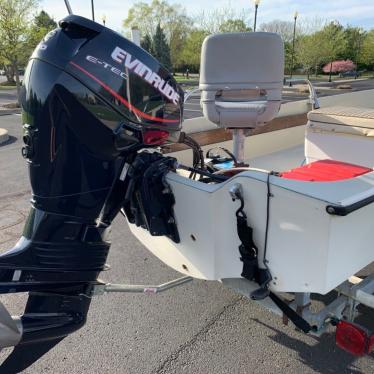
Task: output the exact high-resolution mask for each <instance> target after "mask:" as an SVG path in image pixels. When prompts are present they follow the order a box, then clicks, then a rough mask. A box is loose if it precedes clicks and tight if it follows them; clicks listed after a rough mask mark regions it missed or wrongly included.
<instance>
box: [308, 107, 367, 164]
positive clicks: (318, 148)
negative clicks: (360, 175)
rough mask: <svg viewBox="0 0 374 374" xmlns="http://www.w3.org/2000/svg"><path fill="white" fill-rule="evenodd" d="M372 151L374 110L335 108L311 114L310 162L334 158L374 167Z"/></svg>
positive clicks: (309, 126)
mask: <svg viewBox="0 0 374 374" xmlns="http://www.w3.org/2000/svg"><path fill="white" fill-rule="evenodd" d="M373 151H374V110H373V109H367V108H354V107H340V106H336V107H330V108H323V109H317V110H314V111H312V112H310V113H309V114H308V124H307V128H306V136H305V157H306V161H307V163H311V162H313V161H317V160H324V159H331V160H338V161H343V162H349V163H353V164H357V165H363V166H366V167H373V166H374V152H373Z"/></svg>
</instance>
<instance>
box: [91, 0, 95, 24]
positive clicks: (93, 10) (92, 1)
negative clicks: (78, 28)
mask: <svg viewBox="0 0 374 374" xmlns="http://www.w3.org/2000/svg"><path fill="white" fill-rule="evenodd" d="M91 11H92V21H95V6H94V0H91Z"/></svg>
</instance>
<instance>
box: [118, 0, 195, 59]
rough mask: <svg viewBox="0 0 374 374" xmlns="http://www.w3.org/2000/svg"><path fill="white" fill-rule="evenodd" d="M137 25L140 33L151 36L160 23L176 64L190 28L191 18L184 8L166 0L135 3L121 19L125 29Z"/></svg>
mask: <svg viewBox="0 0 374 374" xmlns="http://www.w3.org/2000/svg"><path fill="white" fill-rule="evenodd" d="M135 25H136V26H137V27H138V28H139V30H140V32H141V34H142V35H149V36H151V37H153V36H154V35H155V33H156V30H157V26H158V25H161V27H162V30H163V32H164V35H165V37H166V41H167V42H168V44H169V49H170V56H171V61H172V63H173V65H178V63H179V61H178V59H179V53H180V50H181V48H182V46H183V43H184V42H185V40H186V37H187V35H188V32H189V30H190V29H191V28H192V20H191V19H190V18H189V17H188V16H187V15H186V10H185V9H184V8H183V7H182V6H181V5H179V4H172V5H171V4H169V3H168V1H166V0H152V2H151V3H150V4H147V3H144V2H137V3H135V4H134V5H133V6H132V7H131V8H130V10H129V12H128V16H127V18H126V19H125V20H124V21H123V26H124V27H125V28H126V29H131V27H133V26H135Z"/></svg>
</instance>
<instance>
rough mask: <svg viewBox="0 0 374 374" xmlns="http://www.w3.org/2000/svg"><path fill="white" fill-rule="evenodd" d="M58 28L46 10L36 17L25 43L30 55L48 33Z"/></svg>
mask: <svg viewBox="0 0 374 374" xmlns="http://www.w3.org/2000/svg"><path fill="white" fill-rule="evenodd" d="M56 27H57V23H56V22H55V20H54V19H53V18H51V17H50V16H49V14H48V13H47V12H45V11H44V10H42V11H41V12H40V13H39V14H38V15H36V17H35V18H34V19H33V22H32V24H31V25H30V28H29V31H28V36H27V40H26V43H25V49H26V50H27V51H28V54H30V53H31V52H32V51H33V50H34V49H35V47H36V46H37V45H38V44H39V43H40V41H41V40H42V39H43V38H44V36H45V35H46V34H48V32H50V31H52V30H54V29H55V28H56Z"/></svg>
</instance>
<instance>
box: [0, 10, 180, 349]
mask: <svg viewBox="0 0 374 374" xmlns="http://www.w3.org/2000/svg"><path fill="white" fill-rule="evenodd" d="M21 102H22V109H23V123H24V125H23V127H24V143H25V146H24V148H23V150H22V154H23V157H24V158H25V159H26V160H27V162H28V165H29V173H30V180H31V186H32V192H33V195H32V200H31V204H32V207H31V211H30V214H29V217H28V219H27V222H26V225H25V229H24V232H23V236H22V238H21V239H20V240H19V242H18V243H17V244H16V246H15V247H14V248H13V249H11V250H9V251H8V252H6V253H4V254H2V255H1V256H0V292H1V293H3V294H4V293H10V292H29V299H28V302H27V305H26V309H25V312H24V315H23V316H21V317H20V318H19V319H11V318H10V316H9V315H7V311H6V310H5V309H4V310H3V309H1V310H0V319H1V321H2V322H3V321H5V322H4V325H5V326H7V327H8V329H7V331H5V329H4V331H0V335H1V339H0V345H1V347H5V346H13V345H17V344H18V345H23V344H26V343H34V342H41V341H45V340H52V341H54V342H58V341H59V340H60V339H61V338H63V337H64V336H66V335H68V334H70V333H71V332H73V331H75V330H77V329H79V328H80V327H82V326H83V324H84V323H85V320H86V315H87V312H88V309H89V305H90V301H91V295H92V289H93V287H95V286H96V285H97V284H98V283H99V282H98V280H97V279H98V275H99V273H100V272H101V271H102V270H104V269H105V267H106V259H107V255H108V251H109V248H110V241H109V239H108V233H109V230H110V224H111V222H112V220H113V218H114V217H115V216H116V215H117V213H118V212H119V211H120V209H121V208H122V207H123V206H125V207H127V211H128V213H129V214H130V215H131V214H133V215H134V214H135V215H136V212H137V207H136V203H134V199H133V198H132V197H131V196H126V189H127V187H128V186H127V184H128V183H129V182H128V178H126V173H127V172H130V171H131V167H130V166H131V165H132V162H133V161H134V159H135V158H136V157H137V152H138V151H139V150H140V149H144V148H152V147H155V146H158V145H160V144H162V143H164V142H166V141H168V140H173V139H178V136H179V131H180V129H181V118H182V109H183V107H182V103H183V91H182V90H181V89H180V88H179V87H178V85H177V84H176V82H175V80H174V79H173V77H172V75H171V74H170V73H168V72H167V71H166V70H165V69H164V68H163V67H162V66H161V65H160V64H159V62H157V61H156V60H155V59H154V58H153V57H152V56H151V55H149V54H148V53H147V52H146V51H144V50H143V49H142V48H140V47H138V46H136V45H135V44H133V43H132V42H130V41H128V40H127V39H125V38H123V37H122V36H121V35H119V34H117V33H115V32H113V31H111V30H109V29H107V28H105V27H103V26H101V25H99V24H97V23H95V22H92V21H89V20H87V19H85V18H82V17H78V16H73V15H71V16H68V17H67V18H65V19H64V20H62V21H61V22H60V24H59V28H57V29H56V30H54V31H52V32H50V33H49V34H48V35H47V36H46V37H45V38H44V40H43V41H42V42H41V43H40V44H39V45H38V47H37V49H36V50H35V52H34V53H33V55H32V57H31V60H30V62H29V65H28V68H27V71H26V74H25V80H24V87H23V93H22V98H21ZM155 157H156V156H155ZM153 161H154V160H153ZM172 164H173V162H171V161H170V160H169V161H168V163H167V165H168V166H165V165H164V167H166V168H168V167H170V168H172V167H173V165H172ZM129 169H130V170H129ZM148 177H149V178H151V177H152V175H151V174H149V175H148ZM156 177H157V176H155V178H156ZM158 177H159V176H158ZM160 193H161V192H160ZM126 199H127V202H126ZM165 199H168V201H169V209H170V214H172V205H173V202H172V197H170V196H165ZM130 200H131V201H130ZM161 210H162V212H161V211H160V212H159V213H160V214H161V216H165V217H166V216H167V214H166V213H165V209H164V208H163V209H161ZM153 213H154V212H152V214H153ZM144 214H147V213H144ZM144 214H143V218H144ZM138 216H140V215H138ZM153 218H154V217H153ZM156 218H157V217H156ZM133 219H134V220H135V219H137V220H138V221H139V219H140V218H139V217H138V218H135V216H133ZM140 221H141V222H139V224H141V225H143V224H144V225H147V224H149V222H151V221H152V220H148V219H147V217H146V218H145V219H140ZM151 223H152V227H153V228H155V227H156V231H157V229H160V227H161V229H160V230H161V231H160V234H166V235H169V236H171V237H173V238H174V240H176V241H177V240H178V233H177V229H176V226H175V225H171V226H170V225H169V226H168V224H165V225H164V226H163V223H162V218H161V220H157V219H153V221H152V222H151ZM52 345H53V344H52Z"/></svg>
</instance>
